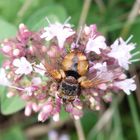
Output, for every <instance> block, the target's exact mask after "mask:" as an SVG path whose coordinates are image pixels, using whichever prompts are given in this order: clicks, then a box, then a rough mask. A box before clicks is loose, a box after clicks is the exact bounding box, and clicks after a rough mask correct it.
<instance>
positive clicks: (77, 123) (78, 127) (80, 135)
mask: <svg viewBox="0 0 140 140" xmlns="http://www.w3.org/2000/svg"><path fill="white" fill-rule="evenodd" d="M74 124H75V128H76V130H77V135H78V139H79V140H85V135H84V132H83V128H82V125H81V122H80V120H75V119H74Z"/></svg>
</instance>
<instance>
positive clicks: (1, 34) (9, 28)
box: [0, 18, 17, 40]
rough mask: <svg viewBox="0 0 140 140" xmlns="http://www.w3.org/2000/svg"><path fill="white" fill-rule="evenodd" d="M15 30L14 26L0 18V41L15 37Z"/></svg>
mask: <svg viewBox="0 0 140 140" xmlns="http://www.w3.org/2000/svg"><path fill="white" fill-rule="evenodd" d="M16 30H17V29H16V27H15V26H14V25H12V24H10V23H9V22H7V21H5V20H4V19H2V18H0V40H2V39H5V38H8V37H12V36H15V34H16Z"/></svg>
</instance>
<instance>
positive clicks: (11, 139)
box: [2, 126, 25, 140]
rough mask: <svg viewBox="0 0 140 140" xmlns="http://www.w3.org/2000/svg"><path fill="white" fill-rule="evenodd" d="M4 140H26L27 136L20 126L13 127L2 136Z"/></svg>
mask: <svg viewBox="0 0 140 140" xmlns="http://www.w3.org/2000/svg"><path fill="white" fill-rule="evenodd" d="M2 139H3V140H25V136H24V134H23V132H22V130H21V128H20V127H19V126H13V127H11V128H10V129H8V130H6V132H5V133H4V134H2Z"/></svg>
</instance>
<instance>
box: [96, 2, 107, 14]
mask: <svg viewBox="0 0 140 140" xmlns="http://www.w3.org/2000/svg"><path fill="white" fill-rule="evenodd" d="M95 2H96V3H97V5H98V7H99V10H100V12H101V13H102V14H104V12H105V10H106V7H105V4H104V2H103V0H95Z"/></svg>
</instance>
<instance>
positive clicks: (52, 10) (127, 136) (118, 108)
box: [0, 0, 140, 140]
mask: <svg viewBox="0 0 140 140" xmlns="http://www.w3.org/2000/svg"><path fill="white" fill-rule="evenodd" d="M88 1H89V0H85V1H84V0H0V40H2V39H4V38H8V37H12V36H14V35H15V34H16V31H17V29H18V25H19V24H20V23H25V24H26V25H27V26H28V27H29V29H31V30H38V29H39V28H41V27H44V26H46V25H47V22H46V20H45V17H46V16H47V17H48V18H49V19H50V20H51V21H52V22H53V21H60V22H62V23H63V22H64V21H65V20H66V19H67V18H68V17H69V16H71V20H70V23H71V24H73V25H74V28H77V27H78V25H79V20H80V19H81V13H82V11H83V10H82V9H83V6H84V4H85V2H88ZM84 12H86V11H84ZM92 23H96V24H97V27H98V29H99V31H100V32H102V34H104V35H105V36H106V38H107V41H108V43H109V44H111V42H113V41H114V40H115V39H116V38H117V37H119V36H122V37H123V38H124V39H127V38H128V37H129V36H130V35H133V36H134V37H133V39H132V41H133V42H136V43H137V49H136V50H135V51H137V50H140V1H139V0H137V1H135V0H91V3H90V6H89V11H88V15H87V19H86V24H87V25H89V24H92ZM138 57H139V58H140V56H138ZM2 59H3V58H2V56H1V55H0V62H2ZM139 64H140V62H137V63H135V64H133V65H131V68H130V72H129V73H128V75H132V76H133V75H136V82H137V91H136V92H135V93H133V94H132V95H130V96H126V95H125V96H123V95H124V93H118V95H117V97H116V96H115V98H114V100H113V103H112V104H110V105H108V104H107V105H105V107H104V110H102V111H100V112H93V111H90V110H85V115H84V117H83V118H82V119H81V122H82V126H83V130H84V133H85V137H86V140H140V122H139V119H140V118H139V117H140V115H139V114H140V111H139V110H140V84H139V78H140V76H139V75H140V66H139ZM5 93H6V91H5V90H4V89H3V88H2V87H0V106H1V113H0V140H50V139H49V138H48V132H50V131H52V130H54V131H55V132H56V133H57V134H58V135H60V136H61V135H63V134H67V135H68V136H69V139H71V140H78V137H77V133H76V129H75V126H74V123H73V122H72V120H71V119H69V116H68V114H67V113H65V112H64V111H62V113H61V121H60V122H59V123H53V122H52V121H51V120H48V121H46V122H45V123H39V122H37V116H36V115H32V116H31V117H25V116H24V111H23V110H22V108H23V107H24V103H23V102H21V100H19V98H18V97H14V98H13V99H7V98H6V96H5ZM19 110H20V111H19ZM17 111H18V112H17ZM51 140H53V139H51ZM65 140H67V139H65Z"/></svg>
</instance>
